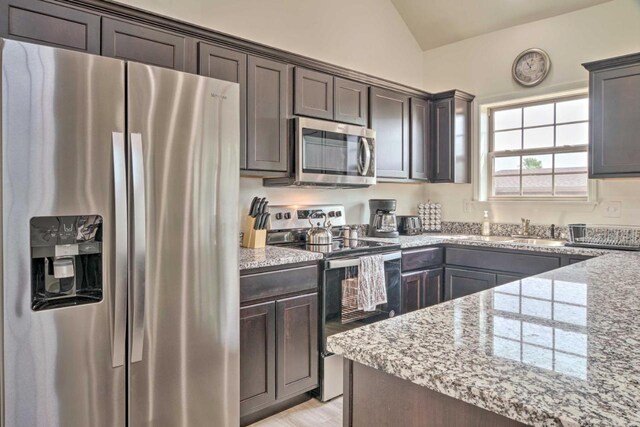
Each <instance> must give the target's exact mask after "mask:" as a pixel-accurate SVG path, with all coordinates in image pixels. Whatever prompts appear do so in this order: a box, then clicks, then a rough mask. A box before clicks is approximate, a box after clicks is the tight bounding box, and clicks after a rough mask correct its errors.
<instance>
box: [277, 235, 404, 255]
mask: <svg viewBox="0 0 640 427" xmlns="http://www.w3.org/2000/svg"><path fill="white" fill-rule="evenodd" d="M277 246H282V247H287V248H293V249H301V250H304V251H310V252H319V253H321V254H323V255H324V257H325V258H337V257H349V256H360V255H370V254H374V253H382V252H390V251H394V250H400V244H396V243H384V242H371V241H368V240H359V239H358V240H353V239H348V240H344V239H334V240H333V244H331V245H310V244H307V243H306V242H294V243H281V244H278V245H277Z"/></svg>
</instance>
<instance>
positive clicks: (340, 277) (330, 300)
mask: <svg viewBox="0 0 640 427" xmlns="http://www.w3.org/2000/svg"><path fill="white" fill-rule="evenodd" d="M383 258H384V272H385V283H386V288H387V303H386V304H380V305H378V306H377V307H376V309H375V310H374V311H362V310H358V307H357V301H356V296H355V295H356V294H355V292H354V290H355V289H354V286H357V282H358V273H359V272H358V266H359V264H360V260H359V259H358V258H348V259H337V260H328V261H326V262H325V269H324V277H323V283H322V309H321V319H320V322H321V330H320V336H321V339H322V354H323V356H327V355H329V354H330V353H328V352H327V349H326V343H327V337H329V336H331V335H334V334H337V333H340V332H344V331H348V330H350V329H354V328H358V327H360V326H362V325H366V324H369V323H374V322H377V321H380V320H384V319H388V318H390V317H393V316H395V315H396V314H400V292H401V291H400V280H401V266H400V259H401V253H400V252H392V253H388V254H384V255H383Z"/></svg>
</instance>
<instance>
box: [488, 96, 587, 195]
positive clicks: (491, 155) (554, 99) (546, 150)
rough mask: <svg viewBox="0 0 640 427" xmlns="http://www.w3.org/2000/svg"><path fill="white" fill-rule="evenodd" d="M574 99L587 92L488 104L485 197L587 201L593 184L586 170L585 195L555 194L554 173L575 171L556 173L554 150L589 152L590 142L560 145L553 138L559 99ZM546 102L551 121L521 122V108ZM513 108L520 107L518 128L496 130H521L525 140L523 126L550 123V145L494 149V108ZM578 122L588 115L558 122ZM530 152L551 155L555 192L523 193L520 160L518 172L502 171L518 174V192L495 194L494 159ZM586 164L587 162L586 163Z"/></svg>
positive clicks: (536, 126) (556, 125) (545, 125)
mask: <svg viewBox="0 0 640 427" xmlns="http://www.w3.org/2000/svg"><path fill="white" fill-rule="evenodd" d="M576 99H587V100H588V99H589V94H588V93H579V94H573V95H564V96H563V95H558V96H551V97H548V98H545V99H541V100H536V101H524V102H517V101H515V102H513V103H508V104H502V105H500V106H496V107H489V108H487V119H488V153H487V163H488V164H487V172H488V176H487V185H488V188H487V198H488V201H569V202H584V201H590V199H591V196H592V184H591V180H590V179H589V177H588V171H587V172H586V173H587V191H586V194H585V195H581V196H556V195H555V192H556V186H555V183H556V175H575V174H576V173H575V172H564V173H555V171H554V169H555V156H553V155H554V154H564V153H583V152H586V153H588V152H589V142H588V141H587V143H586V144H578V145H565V146H562V147H556V146H555V143H556V138H557V127H558V123H557V122H556V117H557V111H556V108H557V107H556V104H557V103H559V102H565V101H572V100H576ZM545 104H553V124H544V125H535V126H526V127H525V126H524V108H527V107H532V106H536V105H545ZM514 108H521V109H522V114H521V115H520V127H517V128H507V129H500V130H499V132H508V131H514V130H520V131H521V136H520V138H521V142H524V130H525V129H536V128H543V127H549V126H553V143H554V145H553V147H543V148H526V149H525V148H522V149H519V150H503V151H495V150H494V142H495V132H494V118H495V112H497V111H504V110H512V109H514ZM579 123H587V124H588V123H589V119H588V118H587V120H576V121H571V122H563V123H560V124H559V125H560V126H564V125H571V124H579ZM533 155H552V160H551V162H552V163H551V170H552V172H551V173H550V174H544V175H551V188H552V191H553V193H554V194H552V195H544V196H527V195H525V194H523V186H522V177H523V174H522V163H520V173H519V174H518V175H516V174H513V175H505V176H518V177H520V195H519V196H514V195H508V196H496V195H494V187H493V178H494V159H495V158H497V157H498V158H499V157H515V156H521V157H525V156H533ZM587 168H588V164H587Z"/></svg>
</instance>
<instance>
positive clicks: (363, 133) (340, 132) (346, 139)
mask: <svg viewBox="0 0 640 427" xmlns="http://www.w3.org/2000/svg"><path fill="white" fill-rule="evenodd" d="M296 153H297V158H296V160H297V161H296V174H297V178H296V179H297V181H299V182H306V183H318V184H343V185H345V184H346V185H373V184H375V183H376V158H375V131H373V130H371V129H367V128H364V127H360V126H353V125H345V124H341V123H334V122H326V121H323V120H315V119H307V118H302V117H298V118H297V119H296Z"/></svg>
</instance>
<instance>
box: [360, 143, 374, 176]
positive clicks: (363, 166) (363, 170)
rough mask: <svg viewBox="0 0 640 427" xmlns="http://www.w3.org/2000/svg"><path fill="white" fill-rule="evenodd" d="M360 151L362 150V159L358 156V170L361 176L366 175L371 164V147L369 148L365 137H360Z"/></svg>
mask: <svg viewBox="0 0 640 427" xmlns="http://www.w3.org/2000/svg"><path fill="white" fill-rule="evenodd" d="M360 151H361V152H364V161H361V160H362V159H361V158H360V156H358V172H359V173H360V175H362V176H366V175H367V173H368V172H369V166H371V149H370V148H369V141H367V138H360Z"/></svg>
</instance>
